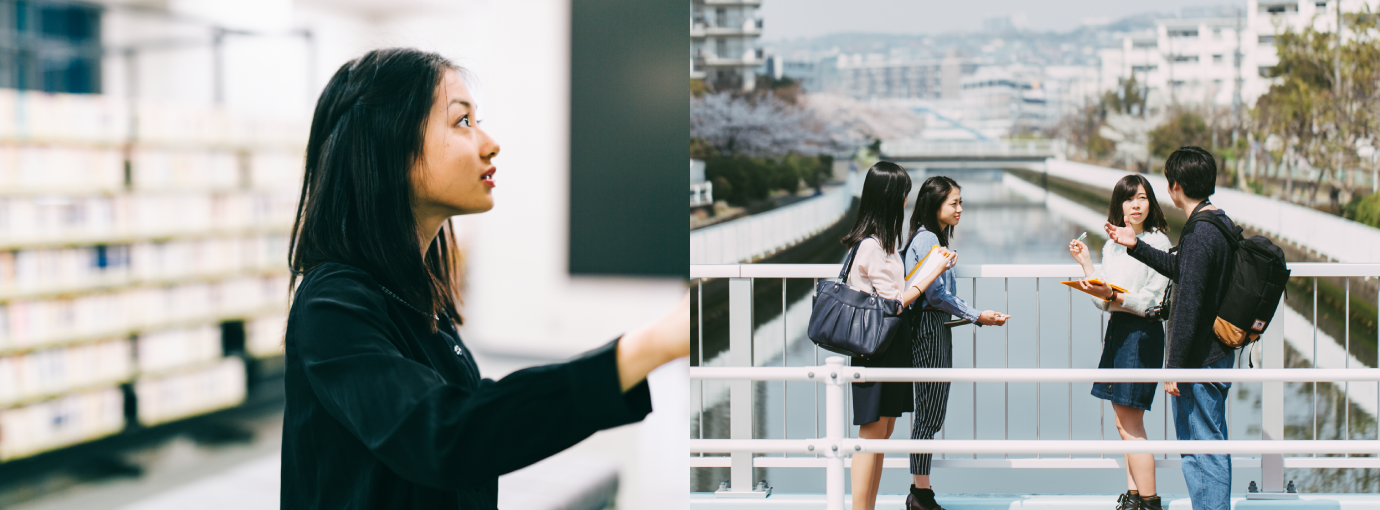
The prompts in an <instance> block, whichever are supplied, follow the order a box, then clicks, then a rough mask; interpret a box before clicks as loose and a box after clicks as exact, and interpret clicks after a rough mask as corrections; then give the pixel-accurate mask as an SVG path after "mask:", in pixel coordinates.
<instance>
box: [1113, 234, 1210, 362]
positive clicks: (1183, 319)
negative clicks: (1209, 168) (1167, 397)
mask: <svg viewBox="0 0 1380 510" xmlns="http://www.w3.org/2000/svg"><path fill="white" fill-rule="evenodd" d="M1200 214H1201V213H1200ZM1207 214H1215V215H1217V217H1218V218H1221V219H1222V222H1223V223H1226V224H1227V228H1231V227H1232V226H1233V223H1232V221H1231V218H1228V217H1227V214H1226V213H1224V212H1222V211H1221V210H1214V211H1208V212H1207ZM1229 243H1230V242H1229V241H1228V240H1227V238H1226V237H1224V236H1223V235H1222V232H1221V231H1220V230H1217V229H1215V228H1212V226H1211V225H1199V224H1196V223H1195V224H1194V225H1193V229H1192V231H1191V232H1184V235H1183V236H1182V237H1180V238H1179V252H1178V253H1177V254H1175V255H1170V254H1168V253H1165V252H1162V251H1159V250H1156V249H1155V248H1154V247H1152V246H1150V245H1148V244H1145V242H1144V241H1139V240H1137V241H1136V245H1135V246H1133V247H1132V248H1131V249H1129V250H1126V253H1127V254H1128V255H1130V256H1132V257H1134V258H1135V259H1136V260H1139V261H1141V262H1143V263H1145V265H1147V266H1150V268H1151V269H1154V270H1155V271H1156V272H1159V273H1160V274H1162V275H1165V276H1167V277H1169V278H1170V279H1172V280H1174V295H1173V296H1171V297H1170V299H1171V302H1170V314H1169V335H1168V336H1169V338H1168V339H1167V341H1168V344H1167V345H1166V346H1165V350H1166V351H1167V353H1166V355H1165V357H1164V367H1165V368H1202V367H1205V366H1208V365H1209V364H1211V363H1213V362H1215V361H1217V360H1220V359H1222V358H1225V357H1227V356H1231V354H1232V351H1233V350H1234V349H1232V348H1231V347H1227V345H1226V344H1224V343H1222V342H1220V341H1218V340H1217V335H1216V334H1214V333H1213V332H1212V324H1213V323H1214V322H1216V320H1217V309H1218V308H1220V307H1221V306H1222V299H1223V298H1224V297H1226V290H1227V283H1228V282H1227V279H1228V278H1231V273H1230V272H1229V271H1228V269H1230V266H1229V264H1230V263H1231V244H1229ZM1176 266H1177V271H1176ZM1176 272H1177V273H1178V274H1177V276H1176V275H1175V273H1176Z"/></svg>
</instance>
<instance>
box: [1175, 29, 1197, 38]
mask: <svg viewBox="0 0 1380 510" xmlns="http://www.w3.org/2000/svg"><path fill="white" fill-rule="evenodd" d="M1169 37H1198V29H1196V28H1179V29H1174V30H1170V31H1169Z"/></svg>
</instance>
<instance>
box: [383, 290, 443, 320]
mask: <svg viewBox="0 0 1380 510" xmlns="http://www.w3.org/2000/svg"><path fill="white" fill-rule="evenodd" d="M379 288H380V289H383V292H384V293H385V294H388V296H389V297H391V298H393V299H396V300H398V302H399V303H402V304H403V306H406V307H408V308H411V309H412V311H414V312H417V313H420V314H422V316H423V317H431V318H432V319H435V320H438V321H439V320H441V318H440V317H438V316H436V314H433V313H426V312H423V311H421V310H419V309H417V307H415V306H412V304H411V303H408V302H407V301H406V300H404V299H403V298H400V297H398V295H397V294H394V293H393V291H391V290H388V287H384V286H382V285H379Z"/></svg>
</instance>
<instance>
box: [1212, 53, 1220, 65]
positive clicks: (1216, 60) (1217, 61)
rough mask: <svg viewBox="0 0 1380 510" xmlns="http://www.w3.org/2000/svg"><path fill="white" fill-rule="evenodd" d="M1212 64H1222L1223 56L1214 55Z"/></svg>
mask: <svg viewBox="0 0 1380 510" xmlns="http://www.w3.org/2000/svg"><path fill="white" fill-rule="evenodd" d="M1212 63H1214V64H1221V63H1222V55H1221V54H1217V55H1213V56H1212Z"/></svg>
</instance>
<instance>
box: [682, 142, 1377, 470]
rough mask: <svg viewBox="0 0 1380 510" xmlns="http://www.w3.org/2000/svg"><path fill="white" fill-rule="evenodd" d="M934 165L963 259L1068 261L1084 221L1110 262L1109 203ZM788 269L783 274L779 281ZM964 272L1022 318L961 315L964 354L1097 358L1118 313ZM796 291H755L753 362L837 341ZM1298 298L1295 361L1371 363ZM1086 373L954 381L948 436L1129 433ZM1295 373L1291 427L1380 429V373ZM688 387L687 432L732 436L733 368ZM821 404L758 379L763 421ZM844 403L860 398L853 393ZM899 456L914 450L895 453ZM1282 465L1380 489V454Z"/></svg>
mask: <svg viewBox="0 0 1380 510" xmlns="http://www.w3.org/2000/svg"><path fill="white" fill-rule="evenodd" d="M922 172H923V171H922ZM931 175H948V176H950V177H953V178H954V179H955V180H957V181H958V182H959V183H960V185H961V186H962V187H963V200H964V212H963V219H962V222H961V223H960V224H959V226H958V227H957V229H956V233H955V236H954V239H953V241H952V248H954V249H956V250H957V251H958V253H959V263H960V264H1070V263H1072V259H1071V258H1070V257H1069V255H1068V250H1067V245H1068V241H1069V240H1070V239H1072V238H1075V237H1077V236H1078V235H1079V234H1080V233H1082V232H1084V231H1087V232H1088V241H1089V242H1088V244H1089V245H1090V247H1091V248H1092V250H1093V252H1094V253H1095V254H1096V255H1095V256H1094V261H1095V262H1100V260H1099V259H1100V253H1101V246H1102V244H1103V243H1104V242H1105V239H1104V238H1103V237H1102V235H1101V232H1100V230H1097V229H1093V228H1090V227H1089V226H1088V225H1087V224H1088V223H1089V222H1088V215H1089V214H1095V215H1103V214H1105V212H1103V211H1092V210H1090V209H1086V208H1085V209H1084V210H1081V211H1078V210H1072V209H1071V208H1070V205H1069V203H1068V201H1067V200H1062V201H1061V200H1060V199H1058V198H1057V196H1056V198H1050V197H1048V196H1046V195H1045V192H1044V191H1043V190H1041V189H1040V188H1038V187H1037V186H1035V185H1032V184H1030V183H1028V182H1026V181H1023V180H1020V179H1018V178H1016V177H1015V176H1013V175H1010V174H1008V173H1006V172H1003V171H1001V170H941V169H930V170H928V173H927V174H918V173H913V174H912V177H913V178H914V179H915V183H916V184H915V186H914V188H919V183H920V182H922V181H923V180H924V178H926V177H928V176H931ZM912 198H913V197H912ZM1053 202H1058V204H1057V207H1051V206H1050V205H1048V204H1050V203H1053ZM912 203H913V200H912ZM908 213H909V211H908ZM844 252H845V250H844V249H843V247H841V246H840V247H839V248H838V251H837V255H836V257H837V260H838V261H841V260H842V258H843V256H844V254H845V253H844ZM759 282H760V284H763V285H765V284H768V283H767V282H763V281H760V280H759ZM776 285H777V287H776V288H777V289H779V288H780V286H779V284H776ZM795 285H797V284H792V285H791V288H792V289H794V287H795ZM958 287H959V295H960V297H962V298H963V299H964V300H966V301H968V302H969V303H971V304H973V305H974V306H975V307H977V308H978V309H979V310H996V311H1000V312H1004V313H1009V314H1011V315H1012V319H1011V320H1010V321H1008V322H1007V325H1006V326H1005V327H982V328H978V327H975V326H971V325H970V326H962V327H958V328H954V329H953V339H954V342H953V348H954V353H953V354H954V366H955V367H980V368H993V367H1013V368H1036V367H1040V368H1060V367H1074V368H1094V367H1096V366H1097V363H1098V359H1099V357H1100V354H1101V350H1102V337H1103V331H1104V330H1105V324H1106V320H1107V316H1106V315H1105V314H1103V313H1102V312H1101V311H1100V310H1098V309H1096V308H1095V307H1094V306H1093V303H1092V302H1091V298H1090V297H1088V296H1087V295H1085V294H1082V293H1079V292H1075V291H1073V290H1072V289H1069V288H1068V287H1065V286H1063V285H1060V284H1059V283H1058V279H1031V278H1013V279H1009V280H1003V279H992V278H987V279H981V280H977V281H976V282H975V281H974V279H959V281H958ZM791 294H792V295H791V296H788V297H789V299H788V303H787V304H786V306H785V307H784V308H785V314H784V316H783V314H782V313H781V311H782V305H781V302H780V300H777V301H776V303H775V304H774V306H771V305H766V306H764V305H763V303H762V302H761V300H757V301H758V303H757V304H756V305H755V309H754V314H755V315H756V316H757V320H756V321H755V323H756V327H755V329H754V332H753V358H754V365H755V366H782V365H783V363H784V365H786V366H806V365H815V364H817V363H821V362H822V361H823V360H824V358H826V357H828V356H829V355H831V353H828V352H826V351H822V350H819V349H818V348H816V347H815V346H814V345H813V344H812V343H811V342H810V341H809V340H808V338H806V336H805V331H806V327H807V325H808V321H809V315H810V296H809V294H808V293H796V292H792V293H791ZM795 294H801V295H799V296H795ZM1286 308H1287V309H1282V310H1281V311H1280V312H1279V315H1277V318H1276V325H1275V326H1274V327H1275V328H1280V329H1281V330H1282V331H1283V333H1284V335H1285V338H1286V342H1285V350H1286V356H1285V363H1286V366H1288V367H1311V366H1314V365H1315V364H1317V365H1318V366H1322V367H1337V368H1341V367H1343V366H1351V367H1356V366H1371V367H1373V366H1375V360H1374V359H1373V357H1372V358H1370V359H1366V360H1364V361H1362V360H1358V359H1356V358H1355V357H1354V356H1353V355H1349V354H1347V351H1346V350H1344V349H1343V348H1342V346H1341V344H1342V343H1343V342H1341V341H1338V339H1334V338H1333V337H1332V336H1330V335H1327V334H1325V333H1318V332H1315V331H1314V329H1313V328H1312V325H1311V322H1310V319H1305V317H1311V315H1308V314H1309V313H1310V311H1309V310H1305V309H1303V306H1302V305H1299V304H1296V303H1291V304H1290V306H1289V307H1286ZM1295 308H1298V309H1297V310H1295ZM706 333H707V334H708V333H710V329H708V328H707V329H706ZM714 333H715V334H718V333H720V332H719V331H714ZM1315 338H1316V339H1317V341H1316V342H1315V341H1314V339H1315ZM713 340H715V339H711V338H708V337H706V339H705V342H704V343H705V346H706V348H707V349H709V350H707V351H706V352H705V353H704V358H705V362H704V365H705V366H723V365H724V360H725V358H726V353H724V352H722V349H724V348H725V346H726V345H727V341H726V340H723V339H717V340H719V341H713ZM1353 341H1355V340H1354V339H1353ZM715 346H717V348H716V347H715ZM715 350H718V351H719V352H714V351H715ZM1353 352H1354V351H1353ZM1317 360H1321V361H1317ZM1242 363H1243V364H1244V363H1245V360H1244V359H1243V360H1242ZM1257 364H1258V360H1257ZM1260 387H1261V385H1260V383H1235V384H1233V385H1232V389H1231V396H1230V398H1229V400H1228V402H1229V404H1228V424H1229V436H1230V437H1231V438H1234V439H1235V438H1240V439H1248V438H1249V439H1254V438H1259V437H1260V423H1261V413H1260V410H1261V401H1260V395H1261V389H1260ZM701 388H702V389H701ZM1090 389H1091V385H1090V384H1087V383H1075V384H1069V383H1043V384H1036V383H976V384H975V383H954V384H953V386H952V388H951V393H950V396H949V407H948V414H947V417H946V420H945V426H944V429H943V431H942V432H941V434H940V435H939V436H938V437H940V438H947V439H1006V438H1009V439H1107V440H1117V438H1118V437H1119V436H1118V435H1117V432H1116V426H1115V420H1114V418H1113V414H1112V409H1111V406H1110V404H1108V403H1107V402H1106V401H1103V400H1100V399H1096V398H1093V397H1092V396H1090V395H1089V391H1090ZM1285 389H1286V397H1285V398H1286V401H1285V413H1286V418H1285V422H1286V431H1285V437H1286V438H1289V439H1313V438H1317V439H1343V438H1345V437H1348V436H1349V437H1350V438H1352V439H1375V438H1376V422H1375V419H1374V415H1375V414H1376V408H1377V399H1378V398H1380V395H1377V387H1376V385H1375V384H1374V383H1351V384H1350V385H1348V386H1345V387H1343V386H1334V385H1330V384H1325V383H1324V384H1318V385H1317V387H1316V388H1315V387H1314V386H1313V385H1312V384H1309V383H1286V385H1285ZM1315 395H1316V396H1315ZM690 396H691V399H690V400H691V409H690V416H691V423H690V434H691V437H693V438H698V437H704V438H706V439H710V438H727V437H728V431H729V417H728V405H727V403H728V387H727V384H726V383H721V382H717V381H706V382H703V384H701V383H698V382H696V383H694V384H692V385H691V395H690ZM1164 396H1165V395H1164V393H1163V392H1160V393H1158V394H1157V396H1156V399H1155V401H1154V404H1153V406H1152V409H1151V410H1150V411H1149V412H1147V413H1146V414H1145V418H1144V420H1145V426H1146V431H1147V434H1148V435H1149V437H1150V438H1152V439H1165V438H1170V439H1172V436H1173V434H1174V429H1173V423H1172V416H1171V415H1169V414H1168V413H1166V408H1165V405H1164V404H1165V400H1164ZM1346 397H1349V398H1346ZM1347 402H1349V405H1348V404H1347ZM823 407H824V401H823V394H822V392H821V391H819V388H816V387H815V385H814V384H812V383H805V382H791V383H782V382H758V383H754V408H755V412H754V421H753V429H754V437H756V438H763V439H780V438H783V437H785V438H790V439H801V438H810V437H820V436H822V435H823V434H822V431H823V430H824V428H825V426H824V423H823V419H822V418H823ZM845 407H846V408H847V409H851V406H845ZM1315 408H1316V412H1315V411H1314V409H1315ZM701 416H703V427H701ZM849 422H850V423H851V417H850V420H849ZM910 425H911V423H910V414H906V415H904V416H903V417H901V418H899V419H898V420H897V422H896V430H895V433H894V434H893V435H892V438H894V439H908V438H909V434H910V432H909V431H910ZM848 433H849V435H850V437H856V436H857V427H851V428H850V430H849V432H848ZM892 457H894V458H905V457H906V456H905V455H888V458H892ZM1002 457H1003V456H1002V455H985V456H979V458H1002ZM1011 457H1012V458H1030V457H1035V456H1034V455H1021V456H1016V455H1012V456H1011ZM1054 457H1062V458H1067V457H1068V456H1067V455H1063V456H1059V455H1055V456H1054ZM1092 457H1097V456H1092ZM939 458H941V457H940V456H936V459H939ZM948 458H973V456H972V455H959V456H949V457H948ZM1156 474H1157V482H1158V487H1159V492H1161V493H1169V494H1173V493H1184V492H1186V488H1185V486H1184V481H1183V476H1182V474H1181V473H1180V472H1179V470H1178V469H1172V468H1165V469H1159V470H1157V473H1156ZM1259 475H1260V470H1259V468H1238V469H1235V472H1234V473H1233V477H1232V491H1233V492H1245V491H1246V487H1247V485H1248V484H1249V483H1250V481H1252V480H1259ZM727 479H728V470H727V468H694V469H692V470H691V486H692V490H693V491H712V490H714V489H715V488H717V487H718V485H719V483H720V482H723V481H726V480H727ZM753 479H754V483H755V482H757V481H761V480H766V481H767V483H768V485H770V486H772V487H774V490H775V491H776V492H781V493H820V492H823V490H824V489H823V488H824V470H823V469H816V468H758V469H755V470H754V476H753ZM1286 479H1291V480H1294V481H1295V483H1296V485H1298V486H1299V487H1300V490H1303V491H1308V492H1367V491H1372V492H1373V491H1375V490H1377V489H1378V488H1380V481H1377V470H1374V469H1292V468H1291V469H1288V470H1286ZM931 481H932V483H933V485H934V486H935V489H936V490H937V491H939V492H947V493H1012V492H1017V493H1045V494H1051V493H1056V494H1057V493H1117V492H1124V491H1125V489H1126V486H1125V484H1126V475H1125V473H1124V471H1122V470H1118V469H989V468H947V469H945V468H936V469H935V470H934V472H933V473H932V478H931ZM909 484H910V474H909V472H908V470H906V469H886V470H884V474H883V476H882V483H881V492H882V493H903V492H905V491H906V489H907V488H908V487H909ZM849 490H850V491H851V488H850V489H849Z"/></svg>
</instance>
